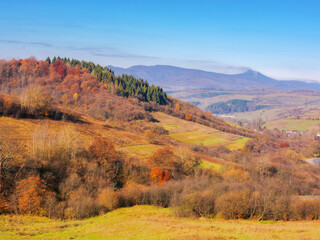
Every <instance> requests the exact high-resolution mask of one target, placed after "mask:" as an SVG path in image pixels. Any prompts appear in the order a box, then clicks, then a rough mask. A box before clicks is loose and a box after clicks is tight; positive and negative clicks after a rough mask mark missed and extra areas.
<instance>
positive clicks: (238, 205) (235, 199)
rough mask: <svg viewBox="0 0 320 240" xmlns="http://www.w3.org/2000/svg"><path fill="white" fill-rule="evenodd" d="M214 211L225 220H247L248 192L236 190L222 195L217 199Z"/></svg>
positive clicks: (248, 210)
mask: <svg viewBox="0 0 320 240" xmlns="http://www.w3.org/2000/svg"><path fill="white" fill-rule="evenodd" d="M215 210H216V211H217V212H219V213H220V214H221V215H222V216H223V217H224V218H226V219H237V218H248V217H249V216H250V192H249V191H248V190H238V191H232V192H228V193H226V194H223V195H222V196H221V197H219V198H218V199H217V201H216V207H215Z"/></svg>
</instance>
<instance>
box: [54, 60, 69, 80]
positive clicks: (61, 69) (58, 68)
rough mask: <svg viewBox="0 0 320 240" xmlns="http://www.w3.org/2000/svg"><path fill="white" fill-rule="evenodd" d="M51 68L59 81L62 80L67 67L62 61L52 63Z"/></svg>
mask: <svg viewBox="0 0 320 240" xmlns="http://www.w3.org/2000/svg"><path fill="white" fill-rule="evenodd" d="M52 67H53V69H54V71H55V72H56V73H58V74H59V76H60V77H61V79H64V77H65V76H66V75H67V65H66V64H65V63H64V62H63V61H61V60H59V59H58V60H57V61H55V62H54V64H52Z"/></svg>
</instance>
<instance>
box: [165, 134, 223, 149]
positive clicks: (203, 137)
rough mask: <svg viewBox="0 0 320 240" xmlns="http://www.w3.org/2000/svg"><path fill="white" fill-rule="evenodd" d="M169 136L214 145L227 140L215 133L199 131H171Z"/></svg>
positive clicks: (188, 142)
mask: <svg viewBox="0 0 320 240" xmlns="http://www.w3.org/2000/svg"><path fill="white" fill-rule="evenodd" d="M170 136H171V137H173V138H174V139H176V140H178V141H180V142H184V143H187V144H196V145H204V146H208V145H214V144H218V143H223V142H226V141H227V140H226V139H223V138H219V137H217V136H216V135H215V134H207V133H203V132H199V131H186V132H179V133H171V134H170Z"/></svg>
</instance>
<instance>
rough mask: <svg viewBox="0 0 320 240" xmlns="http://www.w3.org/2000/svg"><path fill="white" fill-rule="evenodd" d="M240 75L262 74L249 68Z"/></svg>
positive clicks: (255, 75)
mask: <svg viewBox="0 0 320 240" xmlns="http://www.w3.org/2000/svg"><path fill="white" fill-rule="evenodd" d="M241 75H246V76H251V77H257V76H259V75H263V74H261V73H259V72H257V71H254V70H252V69H249V70H247V71H245V72H243V73H242V74H241Z"/></svg>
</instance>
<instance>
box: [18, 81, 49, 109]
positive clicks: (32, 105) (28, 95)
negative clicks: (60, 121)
mask: <svg viewBox="0 0 320 240" xmlns="http://www.w3.org/2000/svg"><path fill="white" fill-rule="evenodd" d="M20 102H21V106H22V107H24V108H26V109H28V110H29V111H30V112H31V113H32V114H36V115H38V114H39V115H45V114H46V113H47V112H48V111H49V110H50V109H51V105H52V98H51V97H50V96H49V95H47V94H45V93H44V92H43V89H42V88H41V87H40V86H30V87H28V88H27V89H26V90H25V91H24V92H23V94H22V96H21V98H20Z"/></svg>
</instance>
